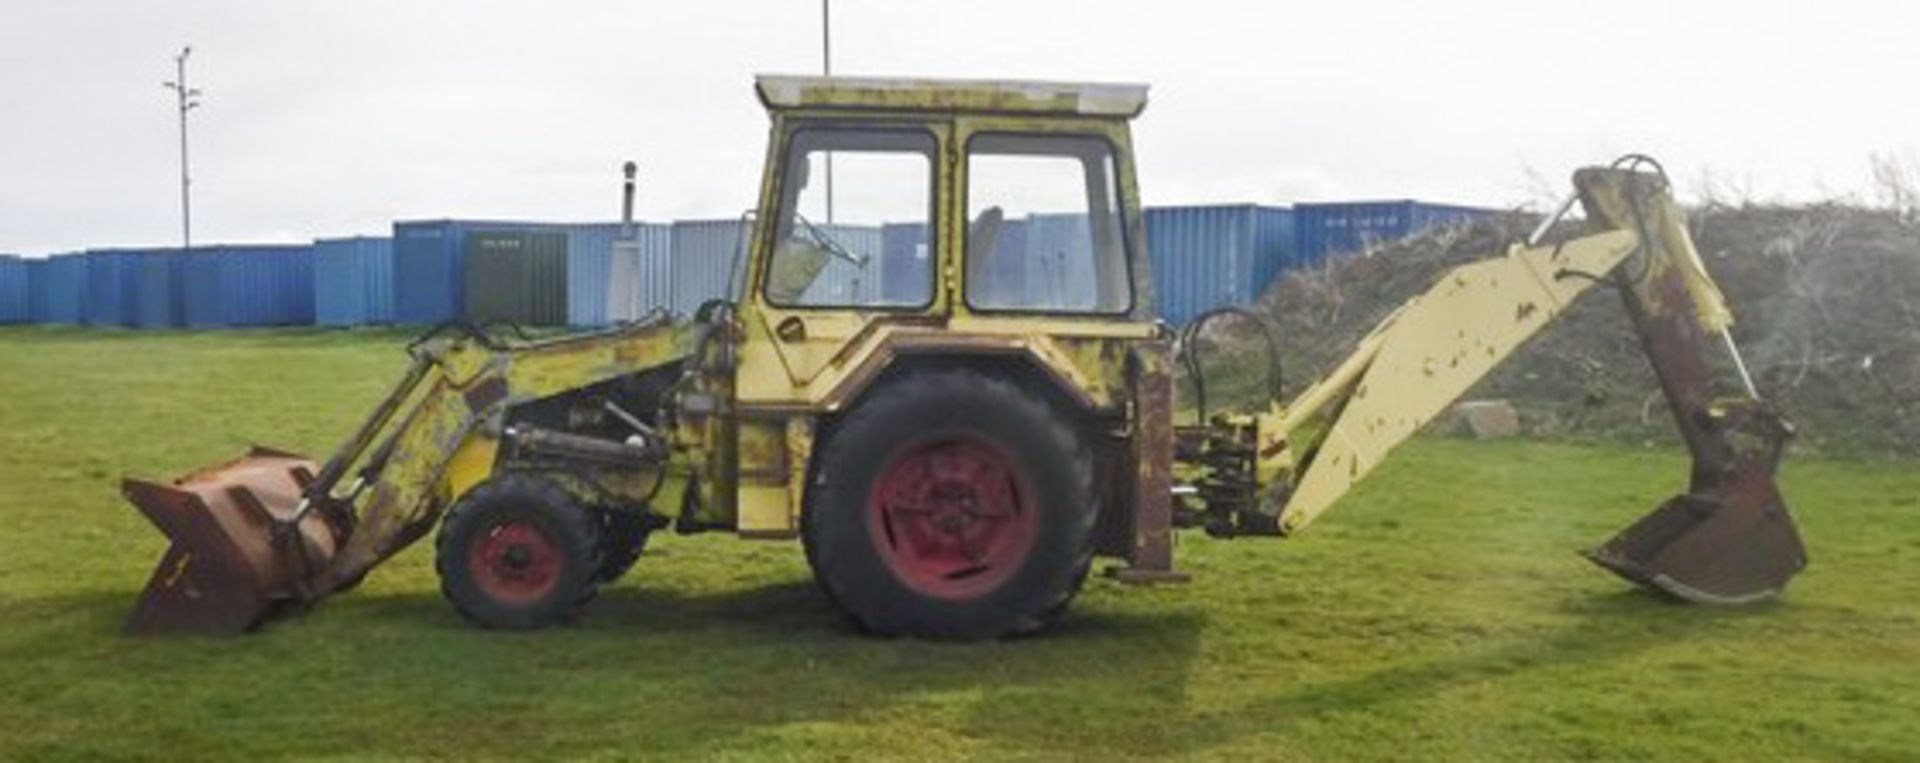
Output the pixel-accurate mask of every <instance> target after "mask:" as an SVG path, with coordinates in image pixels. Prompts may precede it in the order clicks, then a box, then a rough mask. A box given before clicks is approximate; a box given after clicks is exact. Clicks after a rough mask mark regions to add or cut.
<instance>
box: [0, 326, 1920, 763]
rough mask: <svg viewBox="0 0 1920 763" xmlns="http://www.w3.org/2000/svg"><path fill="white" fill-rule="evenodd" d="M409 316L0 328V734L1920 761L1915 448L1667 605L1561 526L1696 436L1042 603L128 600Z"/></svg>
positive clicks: (1592, 518) (410, 564) (393, 574)
mask: <svg viewBox="0 0 1920 763" xmlns="http://www.w3.org/2000/svg"><path fill="white" fill-rule="evenodd" d="M400 341H401V340H400V338H399V337H398V336H396V335H388V334H375V335H357V334H345V333H331V334H329V333H236V334H226V335H220V334H140V333H132V332H124V333H123V332H113V333H94V332H86V331H79V330H45V329H12V330H5V331H0V486H4V489H3V490H0V538H3V540H0V759H5V760H20V759H42V758H45V759H71V758H161V759H171V760H187V759H212V758H249V759H260V758H419V757H436V758H462V759H467V758H507V757H516V758H517V757H551V758H581V757H593V758H609V759H623V758H633V757H656V756H657V757H667V756H675V757H698V758H750V759H759V758H775V759H812V758H861V759H865V758H899V759H945V758H987V759H993V760H1000V759H1009V758H1076V759H1094V760H1104V759H1130V758H1146V757H1156V758H1157V757H1198V758H1222V759H1332V760H1352V759H1380V758H1387V759H1413V760H1428V759H1436V758H1438V759H1523V760H1537V759H1568V758H1598V759H1672V760H1689V761H1692V760H1716V759H1717V760H1761V759H1779V758H1796V759H1883V760H1912V759H1915V758H1916V757H1920V469H1917V468H1916V464H1914V463H1903V462H1879V463H1872V462H1843V461H1817V460H1797V461H1793V462H1791V463H1790V465H1789V466H1788V467H1787V470H1786V474H1785V478H1784V486H1785V490H1786V493H1787V495H1788V497H1789V500H1790V501H1791V503H1792V506H1793V507H1794V510H1795V511H1796V513H1797V514H1798V516H1799V518H1800V521H1801V525H1802V528H1803V531H1804V533H1805V536H1806V539H1807V543H1808V546H1809V547H1810V553H1811V555H1812V557H1813V565H1812V567H1811V568H1810V569H1809V570H1808V571H1807V572H1806V573H1805V574H1803V575H1802V576H1801V577H1800V578H1799V579H1798V580H1797V582H1796V584H1795V586H1794V588H1793V589H1792V590H1791V591H1790V592H1789V595H1788V596H1787V597H1786V599H1785V600H1784V601H1781V602H1779V603H1777V604H1772V605H1767V606H1761V607H1757V608H1752V609H1744V610H1738V611H1731V610H1711V609H1699V608H1688V607H1683V606H1678V605H1673V604H1668V603H1665V602H1662V601H1658V600H1655V599H1653V598H1650V597H1648V596H1645V595H1642V594H1639V593H1636V592H1633V591H1630V590H1628V589H1627V588H1626V586H1625V585H1624V584H1623V583H1621V582H1620V581H1618V580H1616V579H1614V578H1612V577H1610V576H1608V575H1606V574H1604V573H1602V572H1600V571H1599V570H1597V569H1594V568H1591V567H1589V566H1588V565H1587V564H1586V562H1584V561H1583V560H1581V559H1579V558H1578V557H1576V556H1575V555H1574V554H1573V553H1572V552H1573V550H1574V549H1576V548H1578V547H1581V546H1583V545H1588V544H1591V543H1594V542H1597V541H1600V540H1602V539H1604V538H1606V537H1607V536H1608V535H1609V534H1610V533H1611V532H1612V531H1614V530H1615V529H1617V528H1619V527H1622V526H1624V525H1625V524H1627V523H1628V522H1629V521H1630V520H1632V519H1633V518H1635V517H1637V516H1639V515H1640V514H1642V513H1644V512H1646V511H1647V510H1649V509H1651V508H1652V507H1653V506H1654V505H1655V504H1656V503H1658V502H1659V501H1660V500H1662V499H1663V498H1664V497H1666V496H1667V495H1668V494H1669V493H1670V492H1671V491H1673V490H1674V489H1675V488H1676V487H1677V486H1678V485H1679V484H1680V483H1681V481H1682V479H1683V475H1684V470H1685V463H1684V461H1683V459H1682V457H1681V455H1680V454H1678V453H1676V452H1670V451H1665V450H1646V449H1637V448H1628V447H1575V446H1567V445H1555V444H1544V443H1529V442H1508V443H1499V444H1481V443H1471V442H1464V441H1456V440H1444V439H1428V440H1423V441H1419V442H1416V443H1415V444H1413V445H1411V446H1409V447H1408V448H1407V449H1406V450H1405V451H1403V455H1402V456H1401V457H1399V458H1397V459H1395V460H1393V461H1392V462H1390V464H1389V465H1388V466H1387V467H1385V468H1384V469H1382V470H1381V471H1380V472H1379V473H1378V476H1376V477H1374V478H1372V479H1371V480H1370V481H1369V482H1368V483H1367V484H1366V485H1365V487H1364V488H1363V489H1362V490H1360V491H1359V492H1358V493H1356V494H1354V495H1353V496H1351V497H1350V498H1349V499H1348V500H1347V501H1346V502H1345V503H1344V504H1343V505H1342V506H1341V507H1340V508H1339V509H1338V510H1336V511H1334V512H1333V513H1331V514H1330V515H1328V516H1327V517H1326V518H1325V519H1323V520H1322V521H1321V523H1320V524H1318V525H1316V526H1315V527H1314V528H1313V529H1312V530H1311V531H1310V532H1308V533H1307V534H1305V535H1303V536H1301V537H1299V538H1296V539H1291V540H1284V541H1279V540H1241V541H1233V542H1217V541H1211V540H1209V539H1207V538H1205V537H1202V536H1200V535H1198V534H1189V535H1186V536H1183V537H1182V539H1181V540H1182V547H1181V555H1182V560H1183V562H1184V564H1185V566H1186V567H1187V569H1189V570H1191V571H1192V572H1193V573H1194V574H1195V580H1194V582H1193V583H1191V584H1189V585H1186V586H1184V587H1169V588H1157V589H1135V588H1124V587H1122V586H1120V585H1118V584H1116V583H1114V582H1111V581H1108V580H1104V579H1096V580H1094V581H1092V582H1090V583H1089V584H1088V586H1087V588H1086V591H1085V592H1084V593H1083V594H1082V596H1081V597H1080V599H1079V601H1078V603H1077V604H1076V605H1075V611H1074V613H1073V614H1072V615H1071V616H1070V618H1069V619H1068V621H1067V623H1066V624H1065V626H1064V627H1062V628H1060V629H1058V630H1055V631H1052V632H1049V633H1047V634H1045V635H1043V636H1040V637H1037V638H1031V639H1026V640H1021V641H1015V642H1008V643H994V644H978V645H946V644H928V643H917V642H911V641H883V640H875V639H870V638H864V637H860V636H857V635H854V634H853V633H851V632H849V631H848V630H847V629H846V628H845V627H844V626H843V625H842V624H841V622H840V620H839V619H838V617H837V616H836V615H834V614H833V613H832V612H831V611H829V609H828V606H827V603H826V601H825V600H824V599H823V598H822V597H821V596H820V595H819V594H818V593H816V592H815V591H814V589H813V588H812V586H811V583H810V581H809V578H808V574H807V571H806V566H805V563H804V561H803V559H802V557H801V554H800V550H799V548H798V546H797V544H787V543H765V542H749V541H741V540H736V539H733V538H730V537H727V536H724V535H717V534H716V535H708V536H698V537H666V536H664V535H663V537H661V538H660V539H659V540H658V542H657V545H655V546H653V547H651V548H650V549H649V551H648V555H647V557H646V558H644V559H642V560H641V562H640V564H639V565H638V567H637V568H636V569H635V572H634V573H633V574H631V575H629V576H628V577H627V578H625V579H623V580H622V581H620V582H619V583H618V584H617V585H614V586H612V587H610V588H609V589H607V590H606V591H604V592H603V593H602V595H601V597H600V599H599V600H597V601H596V602H594V603H593V605H591V606H590V607H589V609H588V615H587V617H586V619H585V620H584V622H582V623H581V624H580V625H579V626H577V627H571V628H563V629H557V630H550V631H545V632H539V633H495V632H487V631H481V630H477V629H474V628H471V627H468V626H467V625H466V624H465V623H464V622H462V621H461V620H460V619H459V617H458V616H456V615H455V614H454V613H453V611H452V610H451V609H450V608H449V607H448V606H447V605H446V604H445V603H444V602H443V601H442V600H441V599H440V596H439V592H438V588H437V583H436V581H435V579H434V576H433V573H432V560H431V558H430V549H429V548H428V546H429V545H430V544H424V543H423V544H420V545H419V546H417V547H415V548H413V549H410V550H409V551H408V552H407V553H405V554H403V555H402V556H400V557H399V558H398V559H396V560H395V561H394V562H393V563H391V564H389V565H387V566H386V567H383V568H381V569H378V570H376V571H375V572H374V574H373V575H372V576H371V577H370V578H369V579H368V581H367V583H366V584H365V585H364V586H363V587H362V588H361V589H359V590H358V591H356V592H354V593H351V594H348V595H345V596H342V597H339V598H337V599H334V600H331V601H328V602H326V603H325V604H323V605H322V606H321V607H319V609H318V610H317V611H315V612H312V613H310V614H309V615H307V616H305V617H303V618H300V619H295V620H290V621H284V622H280V623H278V624H276V625H273V626H272V627H270V628H268V629H266V630H265V631H264V632H262V633H258V634H255V635H251V636H248V637H244V638H238V639H230V640H204V639H191V638H174V639H132V638H127V637H123V636H120V635H119V634H118V633H117V632H116V629H117V627H118V625H119V621H120V619H121V618H122V617H123V616H124V615H125V613H126V612H127V610H128V608H129V606H130V604H131V603H132V599H133V597H134V595H135V593H136V592H137V591H138V590H139V587H140V585H141V584H142V583H143V582H144V580H145V577H146V575H147V573H148V571H149V569H150V567H151V565H152V564H153V562H154V561H155V559H157V557H158V555H159V553H160V550H161V547H162V541H161V539H160V537H159V535H158V534H157V533H155V532H154V531H153V530H152V529H151V528H150V527H148V526H147V524H146V522H145V520H144V519H142V518H141V517H140V516H139V515H138V514H137V513H136V512H134V511H133V510H132V509H131V508H129V507H128V506H126V505H124V504H123V503H122V501H121V499H120V498H119V495H118V492H117V481H118V479H119V477H120V476H121V475H122V474H124V473H132V474H140V475H148V476H171V475H173V474H176V473H178V472H180V471H183V470H185V469H187V468H189V467H192V466H196V465H199V464H201V463H203V462H207V461H211V460H215V459H222V458H226V457H230V456H233V455H236V454H237V453H238V452H239V451H240V450H241V448H243V447H244V446H245V445H246V444H248V443H249V442H254V441H258V442H262V443H268V444H275V445H281V446H286V447H291V448H296V449H301V450H303V451H305V452H308V453H312V454H316V455H318V454H323V453H324V451H325V449H326V448H327V447H329V446H331V445H332V444H333V443H334V441H335V440H337V439H339V438H340V437H342V436H344V434H345V433H346V432H347V431H348V430H349V429H350V428H351V427H352V426H353V424H354V423H355V420H356V417H357V416H358V415H360V413H361V412H362V409H363V408H364V407H366V406H368V405H370V404H371V403H372V402H373V401H374V399H375V398H376V397H377V396H378V395H379V394H380V392H381V390H382V388H383V387H384V386H385V385H386V384H387V383H388V382H389V381H390V378H391V377H392V375H393V374H395V373H397V372H398V371H399V370H400V368H401V365H402V363H401V361H402V358H401V355H400V353H399V351H398V345H399V343H400Z"/></svg>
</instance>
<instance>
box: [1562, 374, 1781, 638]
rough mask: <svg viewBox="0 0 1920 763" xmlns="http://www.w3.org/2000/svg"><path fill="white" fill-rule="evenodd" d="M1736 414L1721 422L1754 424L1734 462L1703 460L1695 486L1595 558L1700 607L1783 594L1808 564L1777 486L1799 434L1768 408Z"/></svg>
mask: <svg viewBox="0 0 1920 763" xmlns="http://www.w3.org/2000/svg"><path fill="white" fill-rule="evenodd" d="M1735 411H1737V413H1735V412H1729V413H1731V414H1733V415H1725V416H1723V417H1722V418H1721V421H1722V422H1724V423H1726V424H1729V425H1731V426H1732V427H1736V428H1738V429H1739V430H1744V431H1739V432H1738V433H1737V434H1735V435H1733V436H1730V437H1729V438H1728V439H1730V440H1733V441H1736V442H1739V443H1740V449H1739V450H1737V451H1736V452H1735V455H1734V460H1733V462H1732V463H1731V464H1724V465H1722V464H1712V463H1703V462H1700V461H1696V463H1695V472H1694V478H1695V482H1696V484H1695V486H1694V488H1693V489H1692V490H1689V491H1688V492H1687V493H1685V494H1683V495H1677V496H1674V497H1673V498H1671V499H1668V501H1667V502H1666V503H1664V504H1662V505H1661V506H1660V508H1658V509H1655V510H1654V512H1653V513H1652V514H1648V515H1647V516H1645V517H1643V518H1641V519H1640V521H1638V522H1635V523H1633V524H1632V525H1631V526H1629V527H1628V528H1627V529H1625V530H1622V531H1621V532H1620V534H1618V535H1615V536H1614V537H1613V539H1612V540H1609V541H1607V542H1606V543H1605V544H1602V545H1601V546H1600V547H1598V548H1595V549H1592V550H1590V551H1587V552H1586V557H1587V558H1588V559H1591V560H1593V562H1594V563H1595V564H1598V565H1600V566H1602V567H1605V568H1607V569H1608V570H1611V571H1613V572H1614V573H1615V574H1618V575H1619V576H1621V577H1623V578H1626V579H1627V580H1630V581H1633V582H1634V583H1637V584H1639V585H1641V586H1645V587H1647V588H1651V589H1654V590H1657V591H1660V592H1662V593H1665V594H1667V595H1670V596H1673V597H1675V598H1678V599H1681V600H1684V601H1688V602H1693V603H1696V604H1744V603H1747V602H1751V601H1756V600H1760V599H1766V598H1770V597H1772V596H1775V595H1777V594H1779V593H1780V591H1781V590H1783V589H1784V588H1785V587H1786V585H1787V580H1789V579H1790V578H1792V577H1793V576H1794V574H1796V573H1798V572H1799V571H1800V570H1801V569H1802V568H1804V567H1806V566H1807V552H1806V548H1805V547H1804V546H1802V545H1801V543H1800V533H1799V531H1798V530H1797V529H1795V528H1794V524H1793V518H1792V517H1791V516H1789V515H1788V514H1787V506H1786V502H1785V501H1784V500H1782V499H1781V497H1780V490H1779V488H1778V487H1777V486H1775V484H1774V470H1775V469H1776V467H1777V466H1778V464H1779V458H1780V453H1781V451H1782V450H1783V449H1784V447H1785V444H1786V440H1787V437H1788V436H1789V431H1788V430H1787V429H1786V427H1785V426H1784V422H1783V421H1781V419H1779V417H1778V415H1777V414H1775V413H1773V412H1772V411H1770V410H1767V409H1764V408H1762V407H1758V406H1755V407H1742V408H1738V409H1735ZM1763 427H1764V428H1763ZM1756 430H1757V431H1756ZM1716 466H1724V467H1726V468H1723V469H1715V468H1713V467H1716ZM1701 467H1707V468H1706V469H1704V470H1703V469H1702V468H1701ZM1702 483H1704V484H1702Z"/></svg>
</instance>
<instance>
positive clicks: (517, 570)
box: [467, 522, 561, 604]
mask: <svg viewBox="0 0 1920 763" xmlns="http://www.w3.org/2000/svg"><path fill="white" fill-rule="evenodd" d="M560 556H561V554H560V547H559V546H556V545H554V542H553V539H551V538H548V537H547V534H546V533H544V532H541V530H540V528H539V527H536V526H534V525H532V524H529V523H526V522H504V523H501V524H498V525H494V526H493V527H492V528H490V529H489V530H487V534H486V535H485V536H483V537H481V538H479V539H478V541H477V542H475V543H473V544H472V545H470V546H468V547H467V569H468V570H469V571H470V572H472V573H473V581H474V583H475V584H477V585H478V586H479V587H480V591H481V592H482V593H485V594H486V595H487V596H488V597H489V598H492V599H493V600H495V601H498V602H501V603H505V604H526V603H528V602H532V601H537V600H538V599H540V598H541V597H543V596H546V595H547V594H548V593H550V592H552V591H553V588H554V586H556V585H559V583H560Z"/></svg>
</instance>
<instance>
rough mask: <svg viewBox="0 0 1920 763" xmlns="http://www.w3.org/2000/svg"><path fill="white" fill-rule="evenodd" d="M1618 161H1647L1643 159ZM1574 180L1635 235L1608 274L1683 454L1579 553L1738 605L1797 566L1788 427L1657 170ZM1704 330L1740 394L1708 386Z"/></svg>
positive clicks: (1601, 211) (1665, 586)
mask: <svg viewBox="0 0 1920 763" xmlns="http://www.w3.org/2000/svg"><path fill="white" fill-rule="evenodd" d="M1627 161H1628V162H1630V163H1631V164H1633V165H1653V166H1654V167H1655V168H1656V169H1657V167H1658V165H1657V164H1653V163H1652V161H1651V160H1645V159H1644V158H1635V157H1630V158H1629V160H1627ZM1574 184H1575V186H1576V187H1578V188H1579V190H1580V194H1581V200H1582V202H1583V203H1584V205H1585V207H1586V209H1587V214H1588V218H1589V219H1590V220H1591V221H1593V222H1594V223H1597V224H1599V225H1601V226H1603V227H1610V228H1614V229H1627V230H1633V231H1635V233H1636V234H1637V235H1638V237H1639V240H1640V241H1639V249H1638V250H1637V252H1636V255H1635V260H1636V261H1634V262H1631V263H1629V264H1628V265H1627V266H1626V267H1625V268H1624V270H1625V275H1624V277H1623V278H1622V279H1621V280H1619V281H1616V282H1615V284H1616V286H1619V287H1620V289H1619V290H1620V294H1621V297H1622V299H1623V301H1624V302H1625V305H1626V309H1627V315H1628V318H1630V319H1631V320H1632V322H1633V327H1634V333H1636V334H1638V335H1639V339H1640V347H1641V349H1642V350H1644V351H1645V352H1646V355H1647V359H1648V361H1650V362H1651V364H1652V366H1653V372H1654V376H1655V377H1657V378H1658V380H1659V382H1660V391H1661V392H1663V393H1665V395H1666V398H1667V408H1668V410H1669V411H1670V412H1671V413H1672V414H1673V421H1674V424H1675V426H1676V427H1677V428H1678V429H1679V430H1680V439H1681V440H1682V441H1684V442H1685V443H1686V445H1687V450H1688V451H1689V452H1691V453H1692V454H1693V471H1692V475H1691V479H1690V480H1689V483H1688V489H1687V492H1686V493H1685V494H1682V495H1679V496H1675V497H1673V498H1671V499H1669V500H1668V501H1667V502H1666V503H1665V504H1662V505H1661V506H1660V508H1659V509H1656V510H1655V511H1654V512H1653V513H1652V514H1649V515H1647V516H1646V517H1644V518H1642V519H1641V520H1640V521H1638V522H1635V523H1634V524H1633V525H1632V526H1630V527H1628V528H1627V529H1626V530H1624V531H1622V532H1621V533H1620V534H1619V535H1616V536H1614V538H1613V539H1612V540H1609V541H1607V542H1606V543H1605V544H1603V545H1601V546H1600V547H1599V548H1596V549H1593V550H1591V551H1588V552H1587V553H1586V556H1587V558H1589V559H1592V560H1593V561H1594V562H1595V563H1597V564H1599V565H1600V566H1602V567H1605V568H1607V569H1608V570H1611V571H1613V572H1614V573H1617V574H1619V575H1620V576H1621V577H1624V578H1626V579H1628V580H1631V581H1633V582H1634V583H1637V584H1639V585H1641V586H1645V587H1647V588H1651V589H1654V590H1657V591H1660V592H1663V593H1666V594H1668V595H1671V596H1674V597H1677V598H1679V599H1681V600H1684V601H1689V602H1695V603H1701V604H1743V603H1746V602H1751V601H1755V600H1759V599H1765V598H1768V597H1771V596H1774V595H1776V594H1778V593H1779V592H1780V591H1781V590H1783V589H1784V588H1785V587H1786V584H1787V581H1788V580H1789V579H1790V578H1792V577H1793V576H1794V574H1796V573H1798V572H1799V571H1800V570H1801V569H1803V568H1805V567H1806V566H1807V552H1806V549H1805V547H1803V546H1802V545H1801V543H1800V533H1799V531H1798V530H1797V529H1795V527H1794V524H1793V518H1792V517H1791V516H1789V515H1788V514H1787V507H1786V502H1785V501H1784V500H1783V499H1782V498H1781V497H1780V489H1779V487H1778V486H1777V485H1776V484H1775V483H1774V474H1775V472H1777V471H1778V470H1779V467H1780V456H1781V453H1782V452H1783V451H1785V449H1786V445H1787V441H1788V440H1789V439H1791V438H1792V437H1793V426H1792V425H1791V424H1789V423H1788V422H1787V420H1786V418H1785V417H1784V416H1782V415H1781V414H1780V412H1779V411H1778V410H1777V409H1775V408H1774V407H1773V406H1772V405H1770V404H1768V403H1767V402H1766V401H1764V400H1761V399H1760V396H1759V392H1758V391H1757V390H1756V389H1755V388H1754V385H1753V381H1752V379H1750V378H1748V377H1747V371H1746V366H1745V363H1744V361H1742V360H1741V359H1740V353H1739V350H1738V348H1736V347H1735V346H1734V343H1733V339H1732V335H1731V334H1729V333H1728V328H1729V327H1730V326H1731V325H1732V322H1733V315H1732V313H1731V312H1730V311H1729V310H1728V309H1727V306H1726V303H1725V298H1724V297H1723V296H1721V294H1720V290H1719V287H1718V286H1716V285H1715V284H1714V283H1713V279H1712V278H1711V277H1709V276H1708V275H1707V272H1706V268H1705V266H1704V265H1702V264H1701V262H1700V255H1699V252H1698V251H1697V250H1696V249H1695V248H1694V245H1693V240H1692V237H1691V236H1690V235H1689V234H1688V233H1687V228H1686V224H1685V217H1684V215H1683V214H1682V213H1681V212H1680V210H1679V208H1678V207H1677V206H1675V205H1674V203H1673V199H1672V197H1671V196H1670V195H1669V190H1668V188H1667V182H1666V178H1665V175H1664V174H1657V175H1656V174H1648V173H1643V172H1636V171H1633V170H1631V169H1617V168H1616V169H1606V170H1601V169H1587V170H1581V171H1580V172H1579V173H1576V174H1575V176H1574ZM1711 335H1718V337H1719V339H1720V340H1721V343H1720V344H1721V346H1722V347H1723V348H1724V349H1725V352H1726V356H1727V360H1728V362H1729V363H1730V364H1731V365H1732V366H1733V370H1734V371H1736V372H1737V373H1738V375H1739V377H1740V380H1741V382H1742V386H1743V392H1744V393H1745V394H1744V395H1743V396H1742V397H1738V398H1722V397H1718V396H1717V395H1716V392H1715V385H1714V383H1713V380H1714V371H1713V366H1712V364H1711V363H1710V356H1711V354H1712V352H1713V348H1714V343H1712V342H1710V341H1709V339H1708V337H1709V336H1711Z"/></svg>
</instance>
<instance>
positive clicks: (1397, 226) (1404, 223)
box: [1294, 200, 1498, 262]
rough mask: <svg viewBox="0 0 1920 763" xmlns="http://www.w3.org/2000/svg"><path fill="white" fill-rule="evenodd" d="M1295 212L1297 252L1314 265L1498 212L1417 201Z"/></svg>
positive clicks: (1349, 204)
mask: <svg viewBox="0 0 1920 763" xmlns="http://www.w3.org/2000/svg"><path fill="white" fill-rule="evenodd" d="M1294 211H1295V213H1296V215H1297V218H1298V220H1297V227H1296V236H1297V239H1296V243H1295V249H1297V250H1298V251H1299V253H1300V256H1301V257H1303V258H1305V260H1306V261H1309V262H1311V261H1318V260H1319V259H1320V258H1322V257H1325V256H1327V255H1329V254H1340V253H1346V252H1360V251H1365V250H1366V249H1368V248H1370V247H1372V246H1375V245H1377V244H1379V243H1381V242H1383V241H1393V240H1396V239H1402V238H1406V237H1407V236H1411V235H1414V234H1417V233H1420V232H1422V231H1425V230H1427V229H1428V228H1432V227H1435V226H1439V225H1455V224H1460V223H1466V222H1471V221H1472V220H1474V219H1477V218H1480V217H1485V216H1487V215H1492V214H1497V213H1498V210H1492V209H1478V208H1474V207H1461V206H1453V205H1448V204H1427V203H1424V202H1419V201H1412V200H1400V201H1353V202H1336V203H1327V204H1296V205H1294Z"/></svg>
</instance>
